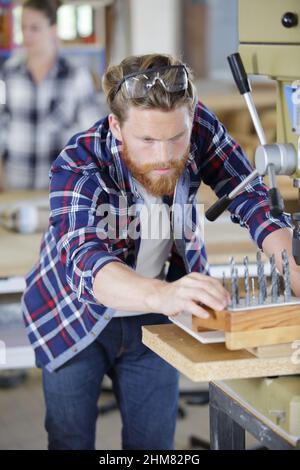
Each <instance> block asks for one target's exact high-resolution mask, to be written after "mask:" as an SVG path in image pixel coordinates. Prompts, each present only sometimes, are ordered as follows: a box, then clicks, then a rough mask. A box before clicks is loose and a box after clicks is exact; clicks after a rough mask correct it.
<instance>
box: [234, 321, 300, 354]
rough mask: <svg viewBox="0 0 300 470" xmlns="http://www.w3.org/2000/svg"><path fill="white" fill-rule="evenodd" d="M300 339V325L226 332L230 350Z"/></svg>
mask: <svg viewBox="0 0 300 470" xmlns="http://www.w3.org/2000/svg"><path fill="white" fill-rule="evenodd" d="M299 339H300V326H282V327H280V328H265V329H261V330H251V331H234V332H232V333H231V332H227V331H226V332H225V344H226V347H227V348H228V349H230V350H233V351H235V350H237V349H244V348H253V347H256V346H267V345H271V344H284V343H289V342H292V341H296V340H299Z"/></svg>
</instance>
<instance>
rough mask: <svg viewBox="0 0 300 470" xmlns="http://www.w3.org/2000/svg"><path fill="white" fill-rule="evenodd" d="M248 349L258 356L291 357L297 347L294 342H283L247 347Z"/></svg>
mask: <svg viewBox="0 0 300 470" xmlns="http://www.w3.org/2000/svg"><path fill="white" fill-rule="evenodd" d="M247 351H249V352H250V353H252V354H253V355H254V356H256V357H291V355H292V354H293V352H294V351H295V348H293V343H283V344H271V345H269V346H257V347H256V348H247Z"/></svg>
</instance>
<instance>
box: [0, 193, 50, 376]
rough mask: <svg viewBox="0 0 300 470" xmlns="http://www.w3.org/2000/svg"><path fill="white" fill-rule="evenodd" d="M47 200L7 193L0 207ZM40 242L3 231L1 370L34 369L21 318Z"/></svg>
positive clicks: (35, 237)
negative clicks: (28, 281) (26, 288)
mask: <svg viewBox="0 0 300 470" xmlns="http://www.w3.org/2000/svg"><path fill="white" fill-rule="evenodd" d="M46 198H48V193H47V192H46V191H7V192H4V193H1V194H0V207H1V208H3V207H7V208H8V207H9V206H12V205H14V204H17V203H18V202H22V203H24V202H30V201H33V202H34V203H36V202H37V201H40V200H43V201H44V200H45V199H46ZM41 238H42V234H41V233H33V234H28V235H23V234H20V233H16V232H14V231H11V230H8V229H6V228H4V227H0V260H1V262H0V341H4V343H5V357H4V358H3V357H2V354H0V369H14V368H17V369H19V368H30V367H34V366H35V359H34V353H33V349H32V347H31V345H30V343H29V341H28V338H27V335H26V332H25V328H24V325H23V320H22V318H21V309H20V297H21V295H22V292H23V290H24V288H25V276H26V274H27V273H28V272H29V271H30V269H31V268H32V267H33V265H34V263H36V261H37V259H38V253H39V249H40V242H41ZM10 319H11V321H9V320H10ZM0 352H1V351H0ZM2 359H4V360H2Z"/></svg>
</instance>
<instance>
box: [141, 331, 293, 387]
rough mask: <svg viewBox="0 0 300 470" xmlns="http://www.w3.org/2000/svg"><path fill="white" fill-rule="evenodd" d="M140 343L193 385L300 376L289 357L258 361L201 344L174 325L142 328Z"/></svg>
mask: <svg viewBox="0 0 300 470" xmlns="http://www.w3.org/2000/svg"><path fill="white" fill-rule="evenodd" d="M142 330H143V343H144V344H145V345H146V346H148V347H149V348H150V349H151V350H152V351H154V352H155V353H156V354H158V355H159V356H160V357H162V358H163V359H164V360H165V361H167V362H168V363H169V364H171V365H172V366H174V367H175V368H176V369H178V370H179V371H180V372H182V373H183V374H184V375H186V376H187V377H188V378H189V379H191V380H193V381H195V382H206V381H213V380H225V379H236V378H247V377H266V376H275V375H276V376H277V375H292V374H299V373H300V364H293V363H292V361H291V360H290V358H289V357H282V358H281V357H280V358H278V357H276V358H257V357H255V356H253V355H252V354H251V353H250V352H248V351H245V350H242V351H229V350H227V349H226V347H225V345H224V344H201V343H200V342H199V341H197V340H196V339H194V338H193V337H192V336H190V335H189V334H188V333H186V332H185V331H183V330H182V329H181V328H179V327H178V326H176V325H173V324H167V325H152V326H145V327H143V328H142Z"/></svg>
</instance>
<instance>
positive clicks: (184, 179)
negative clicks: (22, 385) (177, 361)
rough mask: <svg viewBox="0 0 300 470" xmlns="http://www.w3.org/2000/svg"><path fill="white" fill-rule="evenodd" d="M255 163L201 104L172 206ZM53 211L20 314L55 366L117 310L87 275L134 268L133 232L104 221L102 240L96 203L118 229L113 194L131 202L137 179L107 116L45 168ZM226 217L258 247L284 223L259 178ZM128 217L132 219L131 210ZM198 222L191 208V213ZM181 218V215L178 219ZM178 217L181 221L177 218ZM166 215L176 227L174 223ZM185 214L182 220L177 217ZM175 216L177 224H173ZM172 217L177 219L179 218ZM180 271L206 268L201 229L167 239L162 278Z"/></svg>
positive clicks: (237, 178) (41, 359)
mask: <svg viewBox="0 0 300 470" xmlns="http://www.w3.org/2000/svg"><path fill="white" fill-rule="evenodd" d="M251 171H252V167H251V165H250V163H249V162H248V160H247V158H246V157H245V155H244V154H243V152H242V150H241V148H240V147H239V145H238V144H237V143H236V142H235V141H234V140H233V139H232V138H231V137H230V136H229V134H228V133H227V131H226V129H225V128H224V126H223V125H222V124H221V123H220V122H219V121H218V119H217V118H216V116H215V115H214V114H213V113H211V112H210V111H209V110H208V109H207V108H206V107H205V106H204V105H202V104H201V103H198V105H197V107H196V111H195V115H194V122H193V129H192V135H191V144H190V153H189V158H188V160H187V163H186V166H185V169H184V171H183V173H182V175H181V176H180V178H179V180H178V182H177V186H176V189H175V193H174V197H173V200H170V198H169V200H168V198H164V199H165V201H166V202H168V203H169V204H170V205H171V206H172V204H173V206H175V205H179V207H180V206H181V205H184V204H186V203H191V204H192V207H193V208H195V206H196V204H195V201H196V193H197V190H198V188H199V185H200V183H201V181H203V182H204V183H206V184H208V185H210V186H211V187H212V188H213V189H214V191H215V192H216V194H217V195H218V197H221V196H223V195H224V194H228V193H229V192H230V191H231V190H232V189H233V188H234V187H236V186H237V185H238V184H239V183H240V182H241V181H242V180H243V179H244V178H245V177H246V176H247V175H248V174H249V173H250V172H251ZM50 186H51V187H50V206H51V217H50V224H49V228H48V230H47V232H46V233H45V235H44V238H43V241H42V245H41V251H40V258H39V261H38V263H37V264H36V265H35V266H34V268H33V269H32V271H31V272H30V273H29V275H28V276H27V279H26V282H27V287H26V290H25V292H24V295H23V302H22V305H23V316H24V321H25V325H26V329H27V333H28V337H29V339H30V342H31V344H32V346H33V348H34V349H35V353H36V362H37V365H38V366H41V367H44V366H46V367H47V369H48V370H50V371H51V370H54V369H56V368H57V367H59V366H60V365H62V364H63V363H65V362H66V361H67V360H69V359H70V358H71V357H73V356H74V355H75V354H77V353H78V352H79V351H81V350H82V349H84V348H85V347H86V346H88V345H89V344H90V343H91V342H92V341H94V339H95V337H96V336H97V335H99V334H100V333H101V331H102V330H103V329H104V328H105V326H106V325H107V323H108V322H109V321H110V320H111V318H112V317H113V314H114V310H113V309H110V308H107V307H106V306H105V305H102V304H100V303H99V302H98V301H97V300H96V298H95V296H94V293H93V279H94V277H95V275H96V274H97V273H98V271H99V270H101V269H102V268H103V267H104V266H105V265H106V264H107V263H110V262H119V263H125V264H126V265H128V266H130V267H132V268H133V269H134V268H135V265H136V260H137V254H138V249H139V245H140V239H139V238H138V239H137V240H135V241H134V240H132V239H130V238H129V237H128V236H126V235H125V236H123V237H117V238H116V239H111V238H109V237H108V236H106V234H105V227H104V229H102V232H101V237H99V224H100V225H101V221H102V220H101V215H99V211H98V210H97V209H99V207H101V205H102V204H109V205H110V207H111V208H112V212H113V213H114V214H115V216H116V225H117V226H118V227H119V228H120V231H122V230H123V229H122V224H123V223H124V214H123V212H122V207H124V206H123V204H120V199H122V200H123V202H124V201H125V202H126V203H127V206H129V207H130V206H131V205H132V204H134V203H135V202H136V201H138V200H139V194H138V192H137V190H136V187H135V185H134V180H133V178H132V175H131V174H130V172H129V170H128V169H127V167H126V165H125V164H124V162H123V160H122V158H121V143H120V142H119V141H117V140H116V139H114V137H113V136H112V134H111V132H110V130H109V125H108V119H107V118H105V119H103V120H101V121H99V122H97V123H96V124H95V126H94V127H93V128H91V129H90V130H88V131H87V132H84V133H81V134H77V135H75V136H74V137H73V138H72V139H71V141H70V142H69V144H68V146H67V147H66V148H65V149H64V150H63V151H62V152H61V154H60V155H59V157H58V158H57V159H56V161H55V162H54V164H53V165H52V169H51V185H50ZM229 211H230V212H231V218H232V221H233V222H237V223H239V224H240V225H241V226H244V227H247V228H248V230H249V232H250V234H251V237H252V238H253V240H254V241H255V242H256V243H257V245H258V246H259V247H261V245H262V242H263V240H264V238H265V237H266V236H267V235H268V234H270V233H271V232H272V231H274V230H277V229H279V228H282V227H289V226H290V218H289V216H288V215H287V214H283V215H282V216H281V217H280V218H278V219H274V218H272V217H271V216H270V211H269V205H268V198H267V188H266V187H265V186H264V185H263V183H262V181H261V178H260V177H257V178H256V179H255V180H254V181H253V182H252V183H251V184H248V185H247V187H246V189H245V190H244V192H242V193H240V194H239V195H238V196H237V197H236V198H235V199H234V200H233V201H232V203H231V204H230V206H229ZM128 217H129V219H130V220H131V217H132V216H128ZM192 217H193V220H194V221H195V220H196V210H194V209H193V211H192ZM179 219H180V218H179ZM179 219H178V220H179ZM176 220H177V219H176V214H175V217H173V221H172V224H173V227H172V228H173V232H176V230H177V231H178V229H179V230H180V227H177V228H176ZM181 221H182V219H181ZM179 223H182V222H179ZM177 224H178V221H177ZM186 272H202V273H207V274H208V273H209V266H208V263H207V258H206V252H205V246H204V242H203V239H202V237H201V233H200V232H199V231H197V230H195V235H194V236H193V237H191V239H186V238H185V237H183V238H180V237H178V239H177V240H175V242H174V243H173V247H172V251H171V256H170V267H169V272H168V276H167V280H170V281H172V280H174V279H177V278H179V277H181V276H182V275H184V274H185V273H186Z"/></svg>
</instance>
